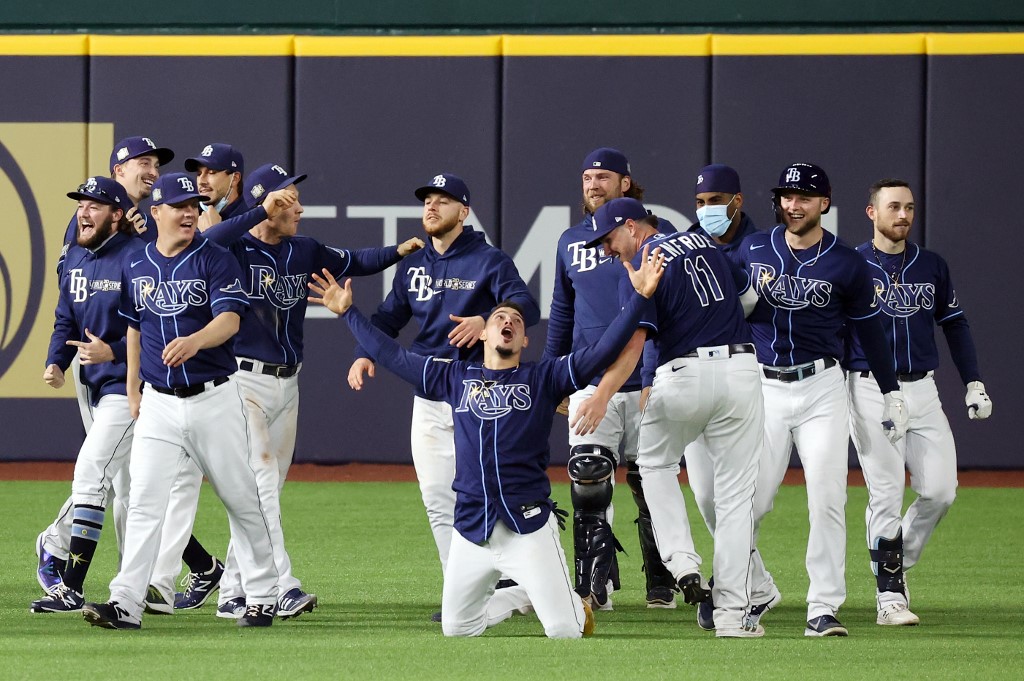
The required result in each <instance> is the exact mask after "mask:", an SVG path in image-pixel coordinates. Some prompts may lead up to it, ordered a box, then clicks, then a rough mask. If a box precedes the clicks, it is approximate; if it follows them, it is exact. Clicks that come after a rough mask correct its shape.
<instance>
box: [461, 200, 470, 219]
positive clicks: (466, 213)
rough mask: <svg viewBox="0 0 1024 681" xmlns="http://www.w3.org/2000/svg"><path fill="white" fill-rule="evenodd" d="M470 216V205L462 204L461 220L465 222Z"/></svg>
mask: <svg viewBox="0 0 1024 681" xmlns="http://www.w3.org/2000/svg"><path fill="white" fill-rule="evenodd" d="M468 217H469V206H467V205H466V204H462V210H460V211H459V220H460V221H462V222H465V221H466V218H468Z"/></svg>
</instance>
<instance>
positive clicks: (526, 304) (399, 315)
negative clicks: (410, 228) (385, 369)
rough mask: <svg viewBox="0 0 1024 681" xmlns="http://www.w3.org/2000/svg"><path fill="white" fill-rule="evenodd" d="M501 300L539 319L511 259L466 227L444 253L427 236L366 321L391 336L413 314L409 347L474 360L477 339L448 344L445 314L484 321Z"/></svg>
mask: <svg viewBox="0 0 1024 681" xmlns="http://www.w3.org/2000/svg"><path fill="white" fill-rule="evenodd" d="M504 300H513V301H515V302H516V303H518V304H519V305H520V306H522V308H523V313H524V314H523V317H524V321H525V322H526V325H527V326H532V325H534V324H536V323H537V322H538V321H540V307H539V306H538V305H537V301H536V300H534V298H533V296H532V295H531V294H530V291H529V289H528V288H527V287H526V284H525V283H524V282H523V280H522V277H520V276H519V270H517V269H516V266H515V263H514V262H512V258H510V257H509V256H508V255H506V254H505V253H503V252H502V251H501V250H499V249H497V248H495V247H494V246H491V245H489V244H488V243H487V242H486V241H485V240H484V235H483V233H482V232H477V231H475V230H474V229H473V228H472V227H470V226H468V225H467V226H465V227H463V232H462V234H460V235H459V237H458V238H457V239H455V241H454V242H452V244H451V245H450V246H449V247H448V250H447V251H445V252H444V254H443V255H442V254H439V253H438V252H437V250H435V249H434V244H433V241H432V240H431V239H429V238H428V239H426V246H425V247H424V248H422V249H420V250H418V251H416V252H415V253H411V254H410V255H409V256H408V257H406V258H405V259H404V260H403V261H402V266H401V267H399V268H398V271H397V272H396V273H395V279H394V282H393V284H392V286H391V292H390V293H388V296H387V298H385V299H384V302H383V303H381V305H380V307H378V308H377V312H376V313H375V314H374V315H373V317H371V319H370V321H371V322H373V325H374V326H376V327H377V328H378V329H380V330H381V331H383V332H384V333H386V334H387V335H389V336H391V337H392V338H394V337H396V336H397V335H398V332H399V331H401V330H402V328H403V327H404V326H405V325H406V324H407V323H408V322H409V320H410V319H413V318H415V319H416V322H417V323H418V324H419V327H420V330H419V333H418V334H417V336H416V339H415V340H414V341H413V343H412V346H411V347H410V350H412V351H413V352H416V353H419V354H422V355H430V356H433V357H445V358H448V359H462V360H467V361H471V360H478V359H482V358H483V348H482V346H481V344H480V343H476V344H475V345H474V346H473V347H472V348H466V347H463V348H457V347H455V346H454V345H450V344H449V339H448V333H449V332H450V331H451V330H452V329H453V328H454V327H455V323H454V322H452V321H451V320H450V319H449V318H448V315H450V314H453V315H456V316H459V317H472V316H476V315H482V316H483V317H484V318H485V319H486V318H487V316H488V315H489V313H490V311H491V310H492V309H493V308H494V306H495V305H497V304H498V303H500V302H502V301H504ZM356 356H357V357H370V358H371V359H373V357H372V355H369V354H367V353H366V352H365V351H364V350H363V349H362V348H357V349H356ZM420 396H421V397H423V395H420Z"/></svg>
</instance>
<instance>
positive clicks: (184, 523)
mask: <svg viewBox="0 0 1024 681" xmlns="http://www.w3.org/2000/svg"><path fill="white" fill-rule="evenodd" d="M184 165H185V170H187V171H189V172H191V173H196V184H197V186H198V188H199V192H200V193H201V194H203V195H204V196H208V197H209V200H208V201H206V202H202V203H200V204H199V209H200V210H201V211H202V214H201V215H200V216H199V224H198V227H199V230H200V231H202V232H204V234H205V233H209V234H210V235H214V232H211V231H209V230H210V227H212V226H213V225H217V224H219V223H221V222H222V221H223V220H226V219H230V218H232V217H234V216H236V215H240V214H242V213H244V212H245V211H246V210H248V207H247V206H246V203H245V201H243V200H242V175H243V173H244V172H245V159H244V157H243V156H242V153H241V152H240V151H239V150H238V149H235V148H234V147H233V146H231V145H230V144H223V143H220V142H213V143H211V144H207V145H206V146H204V147H203V149H202V151H200V152H199V153H198V154H196V155H195V156H192V157H189V158H187V159H185V163H184ZM214 238H216V237H215V236H214ZM217 243H219V244H221V245H222V246H227V245H229V243H230V242H226V241H223V240H218V241H217ZM202 482H203V474H202V471H200V470H199V467H198V466H197V465H195V462H191V465H189V466H186V467H185V468H184V469H183V470H182V471H181V474H180V475H179V476H178V479H177V480H176V481H175V482H174V486H173V487H172V488H171V496H170V499H169V501H168V504H167V517H166V519H165V520H164V528H163V535H162V536H161V538H160V554H159V556H158V557H157V561H156V567H154V569H153V578H152V582H151V587H152V588H151V589H150V591H149V593H148V594H147V596H146V601H147V603H148V604H149V607H150V609H155V610H156V611H157V612H167V610H168V608H167V605H168V604H170V603H172V602H173V608H174V609H186V610H187V609H192V608H199V607H201V606H202V605H203V604H205V603H206V601H207V600H208V599H209V598H210V596H211V595H212V594H213V592H214V591H216V590H217V589H218V588H219V586H220V580H221V576H222V575H223V574H224V564H223V563H222V562H221V561H220V560H218V559H217V558H215V557H214V556H213V555H212V554H211V553H210V552H209V551H207V550H206V548H205V547H204V546H203V545H202V544H201V543H200V542H199V540H198V539H196V537H195V535H193V534H192V526H193V524H194V522H195V517H196V509H197V508H198V504H199V489H200V486H201V485H202ZM183 560H184V561H185V563H186V564H187V565H188V568H189V572H188V574H187V575H185V578H184V579H183V580H182V585H183V587H184V589H183V591H181V592H177V593H176V592H175V589H174V580H175V579H176V578H177V577H178V574H179V573H180V572H181V562H182V561H183ZM170 594H174V599H173V601H170V600H169V599H170ZM242 606H243V607H242V610H245V607H244V606H245V599H244V598H243V599H242Z"/></svg>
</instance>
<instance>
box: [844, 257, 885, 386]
mask: <svg viewBox="0 0 1024 681" xmlns="http://www.w3.org/2000/svg"><path fill="white" fill-rule="evenodd" d="M848 262H849V263H850V264H849V266H850V268H851V272H850V276H849V279H848V280H847V284H846V286H845V287H844V288H843V290H842V291H840V292H839V295H840V296H841V301H842V306H843V314H845V315H846V316H847V317H848V318H849V319H853V320H857V319H866V318H868V317H873V316H874V315H876V314H878V308H877V307H876V306H875V305H874V303H875V282H874V281H873V280H872V278H871V270H870V269H869V268H868V264H867V262H866V261H865V260H864V258H862V257H860V255H859V254H857V253H854V254H853V255H851V256H850V259H849V261H848ZM873 370H874V369H872V371H873Z"/></svg>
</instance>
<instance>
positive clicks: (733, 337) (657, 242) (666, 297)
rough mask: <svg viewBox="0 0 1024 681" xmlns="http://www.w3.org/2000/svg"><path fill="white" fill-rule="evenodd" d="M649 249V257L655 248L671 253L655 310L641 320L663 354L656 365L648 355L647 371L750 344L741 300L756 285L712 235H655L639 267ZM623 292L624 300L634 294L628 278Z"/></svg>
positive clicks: (635, 264)
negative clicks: (712, 349) (705, 350)
mask: <svg viewBox="0 0 1024 681" xmlns="http://www.w3.org/2000/svg"><path fill="white" fill-rule="evenodd" d="M645 246H647V247H649V251H648V255H650V253H651V252H653V251H654V249H655V248H661V252H662V253H663V254H664V255H665V274H664V276H663V277H662V281H661V283H660V284H659V285H658V290H657V291H655V293H654V306H653V307H652V308H651V309H650V310H649V312H648V314H646V315H644V316H643V317H641V319H640V326H641V327H642V328H646V329H649V330H650V336H651V337H652V339H653V340H652V343H653V350H654V352H656V353H657V354H656V356H655V358H654V359H653V362H650V361H648V359H650V354H647V353H645V354H646V355H647V359H645V372H646V371H651V372H653V370H654V369H655V368H657V367H659V366H661V365H662V364H664V363H665V362H669V361H671V360H673V359H675V358H677V357H682V356H683V355H685V354H687V353H690V352H693V351H694V350H695V349H697V348H700V347H708V346H715V345H729V344H731V343H749V342H750V330H749V328H748V327H747V324H746V322H745V321H744V319H743V306H742V305H741V304H740V299H739V296H740V294H741V293H743V292H744V291H746V290H747V289H748V288H749V287H750V284H749V282H748V281H747V278H746V275H745V274H744V273H743V272H741V271H740V270H739V269H738V268H737V267H735V266H734V265H733V264H732V263H731V262H730V261H729V259H728V258H727V257H726V256H725V254H724V253H722V252H721V251H720V250H719V249H718V248H716V246H715V243H714V241H712V240H711V238H710V237H708V236H705V235H703V234H696V233H692V232H676V233H675V234H657V235H655V236H652V237H649V238H648V239H645V240H644V242H643V243H642V244H641V245H640V249H639V250H638V251H637V254H636V256H635V257H634V258H633V263H632V264H633V267H634V268H637V269H638V268H639V267H640V265H641V264H642V262H641V261H642V259H643V249H644V247H645ZM619 290H620V300H626V299H628V296H630V295H631V294H632V291H633V287H632V284H631V283H630V281H629V278H628V277H626V279H625V281H624V282H623V284H622V285H621V286H620V289H619ZM650 364H653V366H648V365H650Z"/></svg>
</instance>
